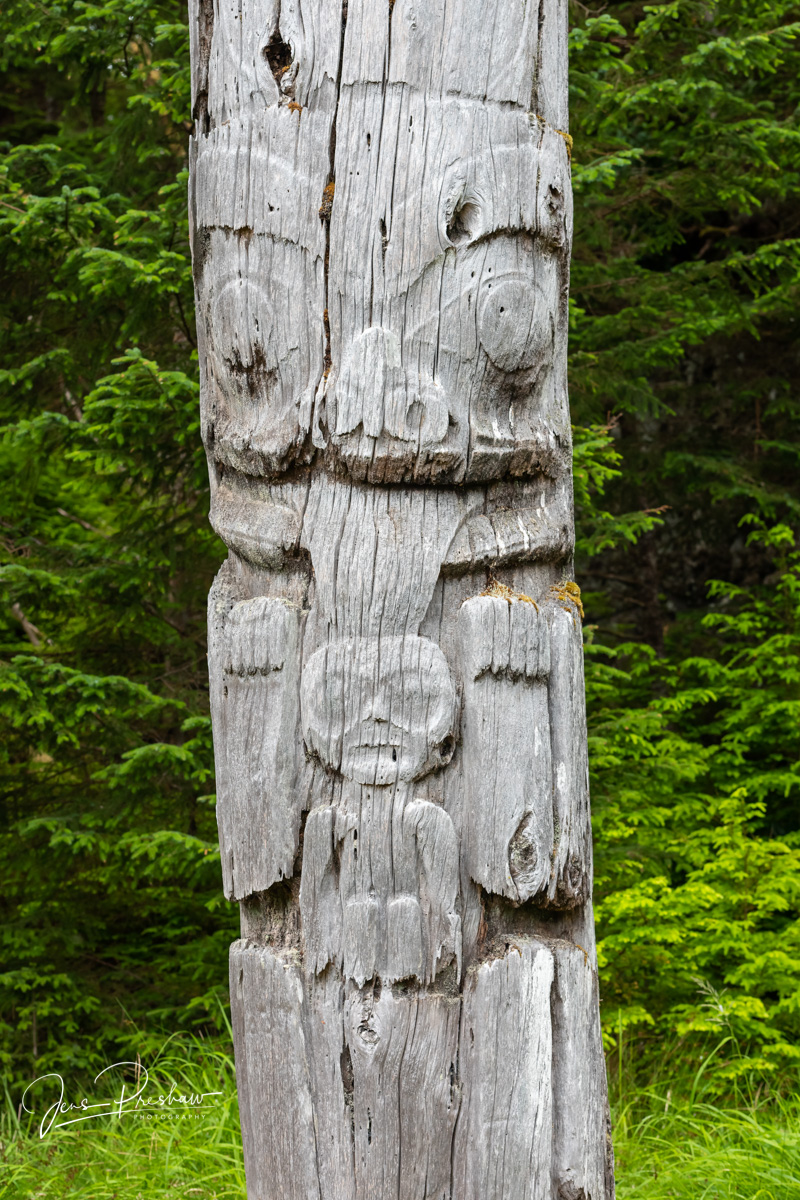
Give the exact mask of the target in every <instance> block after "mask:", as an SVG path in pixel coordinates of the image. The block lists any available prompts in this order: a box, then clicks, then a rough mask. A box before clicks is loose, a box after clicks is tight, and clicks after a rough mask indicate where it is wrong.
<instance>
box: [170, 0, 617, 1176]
mask: <svg viewBox="0 0 800 1200" xmlns="http://www.w3.org/2000/svg"><path fill="white" fill-rule="evenodd" d="M190 7H191V13H192V20H191V22H190V25H191V51H192V106H193V117H194V121H195V129H194V135H193V138H192V141H191V146H190V168H191V170H190V188H189V205H190V217H191V238H192V253H193V270H194V278H195V287H196V296H197V314H198V353H199V359H200V375H201V426H202V436H203V440H204V444H205V447H206V452H207V455H208V462H209V478H210V483H211V513H210V519H211V522H212V525H213V527H214V529H215V530H216V531H217V533H218V534H219V535H220V537H222V539H223V540H224V541H225V543H226V544H227V547H228V550H229V556H228V559H227V561H226V563H225V564H224V566H223V567H222V569H221V571H220V573H219V575H218V576H217V579H216V580H215V582H214V585H213V587H212V590H211V594H210V597H209V677H210V701H211V712H212V720H213V727H214V746H215V757H216V764H217V813H218V824H219V833H220V847H221V861H222V875H223V886H224V889H225V894H226V896H227V897H228V898H229V899H231V900H236V901H238V902H240V905H241V913H242V939H241V940H240V941H238V942H236V943H235V944H234V946H233V947H232V948H231V958H230V972H231V973H230V982H231V1000H232V1011H233V1027H234V1042H235V1049H236V1063H237V1079H238V1087H239V1100H240V1110H241V1117H242V1136H243V1141H244V1148H245V1166H246V1172H247V1185H248V1195H249V1196H250V1198H251V1200H256V1198H257V1200H279V1198H280V1200H285V1198H290V1200H291V1198H292V1197H297V1198H298V1200H299V1198H300V1197H303V1198H304V1200H308V1198H314V1200H384V1198H385V1200H456V1198H457V1200H506V1198H508V1200H511V1198H512V1197H513V1200H519V1198H523V1200H524V1198H525V1197H529V1198H530V1200H539V1198H541V1200H545V1198H546V1200H611V1197H613V1194H614V1181H613V1157H612V1155H611V1149H610V1135H609V1129H608V1116H607V1113H608V1105H607V1097H606V1088H605V1068H604V1061H603V1056H602V1044H601V1040H600V1034H599V1010H598V993H597V968H596V961H595V957H596V956H595V952H594V935H593V931H592V910H591V883H592V848H591V826H590V812H589V792H588V765H587V748H586V725H585V711H584V684H583V647H582V636H581V615H582V614H581V611H580V604H579V600H578V595H577V594H576V592H575V591H574V590H571V589H570V587H569V586H566V585H567V584H569V581H570V578H571V570H572V553H573V545H574V528H573V504H572V479H571V456H572V451H571V434H570V423H569V408H568V401H567V388H566V350H567V317H568V307H567V297H568V282H569V254H570V246H571V238H572V197H571V187H570V152H571V142H570V139H569V135H568V126H567V118H568V114H567V75H566V44H567V42H566V39H567V15H566V2H565V0H541V3H539V4H538V5H537V4H533V3H530V2H529V0H527V2H526V0H426V2H425V3H424V4H422V3H420V2H419V0H190Z"/></svg>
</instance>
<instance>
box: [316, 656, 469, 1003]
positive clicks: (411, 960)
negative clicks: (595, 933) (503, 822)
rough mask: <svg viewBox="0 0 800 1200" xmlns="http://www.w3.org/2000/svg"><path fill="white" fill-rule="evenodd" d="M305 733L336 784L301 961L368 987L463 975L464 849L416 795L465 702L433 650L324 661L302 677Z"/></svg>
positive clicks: (323, 811) (321, 810)
mask: <svg viewBox="0 0 800 1200" xmlns="http://www.w3.org/2000/svg"><path fill="white" fill-rule="evenodd" d="M301 702H302V721H303V733H304V737H305V741H306V745H307V747H308V749H309V750H310V751H311V753H312V754H314V755H316V756H318V758H319V759H320V761H321V762H322V763H323V764H324V765H325V766H326V767H327V768H328V769H329V771H330V772H331V773H332V778H333V777H339V778H340V780H341V787H340V788H338V789H337V795H336V800H335V803H327V804H323V805H317V806H316V807H315V808H314V809H312V811H311V812H310V813H309V816H308V820H307V822H306V828H305V836H304V841H303V867H302V874H301V883H300V911H301V915H302V920H303V929H304V935H305V945H306V954H307V955H308V960H309V964H313V969H314V970H316V971H320V970H322V969H323V968H324V966H325V965H326V963H328V962H334V963H336V964H337V965H338V966H339V967H341V968H342V970H343V972H344V974H345V976H346V977H347V978H350V979H354V980H355V981H356V982H357V983H358V984H359V985H361V984H363V983H364V981H365V980H368V979H371V978H373V976H376V975H377V976H379V977H380V978H381V979H382V980H383V981H385V982H388V983H391V982H392V981H395V980H398V979H405V978H408V977H409V976H416V977H417V978H418V979H420V980H421V981H422V982H428V981H429V980H432V979H433V978H434V977H435V975H436V973H437V971H438V970H440V969H441V967H442V966H443V965H445V964H446V963H448V962H449V961H451V960H452V959H455V960H456V961H457V962H458V963H459V964H460V957H461V923H460V917H459V915H458V912H457V911H456V898H457V895H458V887H459V882H458V842H457V839H456V835H455V830H454V829H453V823H452V821H451V819H450V817H449V816H448V815H447V813H446V812H445V811H444V809H443V808H441V807H439V806H438V805H436V804H432V803H430V802H429V801H427V800H424V799H417V798H415V796H414V784H415V782H416V781H417V780H419V779H421V778H422V777H423V776H425V775H427V774H429V773H430V772H432V771H435V770H437V769H439V768H440V767H442V766H444V765H445V764H446V763H447V762H449V760H450V757H451V755H452V752H453V745H454V740H453V730H454V721H455V715H456V713H455V704H456V693H455V688H454V686H453V682H452V679H451V677H450V670H449V668H448V665H447V662H446V660H445V657H444V655H443V654H442V652H441V650H440V649H439V648H438V646H436V645H435V644H434V643H433V642H431V641H429V640H428V639H426V638H420V637H414V636H406V637H387V638H358V639H353V640H350V641H339V642H334V643H333V644H331V645H329V646H325V647H323V648H321V649H320V650H318V651H316V653H315V654H313V655H312V657H311V658H310V659H309V661H308V663H307V664H306V666H305V669H304V672H303V679H302V685H301Z"/></svg>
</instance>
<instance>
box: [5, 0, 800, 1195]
mask: <svg viewBox="0 0 800 1200" xmlns="http://www.w3.org/2000/svg"><path fill="white" fill-rule="evenodd" d="M799 33H800V10H798V8H797V6H796V4H791V3H785V2H784V0H771V2H770V3H764V2H763V0H718V2H713V0H704V2H699V0H674V2H671V3H667V4H659V5H650V6H643V5H641V4H629V3H610V4H607V5H605V6H604V7H603V8H600V9H596V10H592V9H588V8H585V7H584V6H583V5H581V4H577V3H576V4H575V5H574V7H573V11H572V32H571V56H572V57H571V132H572V137H573V139H574V147H573V159H572V166H573V183H574V188H575V200H576V227H575V240H574V254H573V269H572V292H571V294H572V300H571V305H572V323H571V334H570V337H571V342H570V365H571V403H572V414H573V421H574V423H575V485H576V502H577V516H578V533H579V547H578V557H577V579H578V582H579V583H580V586H581V588H582V590H583V598H584V604H585V608H586V627H585V637H586V664H587V689H588V700H589V723H590V744H591V768H592V805H593V813H594V828H595V856H596V912H597V919H598V938H599V954H600V964H601V981H602V982H601V986H602V1014H603V1022H604V1036H605V1039H606V1045H607V1049H608V1052H609V1063H610V1067H611V1074H612V1077H613V1078H614V1079H617V1078H618V1079H620V1080H621V1078H622V1070H623V1063H624V1069H625V1071H626V1072H629V1073H631V1074H632V1075H633V1076H634V1077H636V1078H637V1079H639V1080H642V1081H644V1082H645V1083H646V1082H647V1081H650V1080H653V1079H654V1078H655V1077H656V1076H657V1075H658V1074H659V1072H661V1074H662V1075H663V1073H664V1070H665V1067H664V1064H665V1061H669V1062H670V1063H671V1064H672V1069H674V1068H675V1064H676V1063H677V1062H679V1061H680V1062H682V1063H685V1064H689V1065H690V1066H691V1064H696V1068H697V1070H704V1071H705V1072H706V1075H707V1076H708V1078H709V1079H711V1080H712V1082H713V1088H714V1089H715V1094H718V1095H720V1096H724V1095H726V1094H729V1095H738V1094H739V1093H738V1092H737V1089H738V1088H739V1087H740V1086H744V1083H745V1082H746V1086H747V1087H748V1088H750V1089H751V1093H752V1089H753V1088H754V1087H755V1088H756V1089H758V1090H760V1091H762V1092H764V1093H766V1092H767V1091H772V1092H773V1093H774V1092H781V1091H786V1090H787V1089H789V1090H791V1088H793V1087H795V1086H796V1078H797V1074H796V1073H797V1064H798V1060H800V809H799V808H798V791H799V790H800V546H799V545H798V540H797V538H798V530H800V462H799V461H798V459H799V458H800V439H798V415H800V396H798V378H800V370H799V368H800V347H799V346H798V329H799V327H800V312H799V311H798V310H799V307H800V306H799V305H798V300H799V299H800V286H799V285H800V123H799V121H798V116H799V114H798V103H799V102H800V49H799V48H798V43H797V41H796V38H797V35H798V34H799ZM0 41H1V42H2V49H1V50H0V70H2V82H0V141H2V143H3V145H2V151H3V159H2V167H1V168H0V322H1V328H2V368H1V369H0V423H1V424H2V443H0V562H1V563H2V566H1V567H0V586H1V587H2V596H1V597H0V643H2V644H1V645H0V777H1V782H0V794H1V796H2V806H1V807H0V879H2V887H1V888H0V1032H1V1034H2V1039H1V1044H2V1050H1V1054H2V1068H3V1069H4V1071H5V1072H6V1073H7V1078H8V1088H9V1096H11V1097H13V1098H14V1105H16V1097H17V1095H18V1093H19V1091H20V1090H21V1087H24V1086H25V1083H27V1082H28V1081H29V1080H30V1079H31V1078H32V1077H33V1076H34V1075H36V1074H39V1073H41V1072H42V1071H43V1070H56V1069H58V1070H63V1071H65V1072H68V1073H72V1074H73V1075H78V1076H80V1075H81V1073H83V1074H88V1073H90V1072H91V1073H93V1072H94V1070H98V1069H99V1068H100V1066H101V1065H104V1064H105V1063H107V1062H109V1061H113V1060H114V1059H115V1058H122V1057H126V1056H135V1055H136V1054H137V1053H138V1054H140V1055H141V1056H142V1057H143V1058H144V1057H146V1056H147V1054H148V1053H150V1052H154V1051H155V1049H156V1048H157V1047H158V1046H159V1045H161V1043H162V1042H163V1039H164V1037H165V1036H166V1035H167V1034H175V1033H180V1032H181V1031H192V1030H194V1031H195V1032H197V1031H202V1032H203V1033H204V1034H205V1035H206V1036H209V1037H211V1038H214V1037H218V1038H220V1039H222V1041H223V1042H224V1039H225V1038H226V1036H227V1033H226V1030H227V1025H226V1004H227V996H226V980H227V966H226V960H227V948H228V945H229V943H230V941H231V940H232V939H233V938H234V937H235V936H236V934H237V912H236V909H235V907H234V906H232V905H230V904H228V903H227V902H226V901H225V900H224V899H223V898H222V893H221V884H220V869H219V861H218V849H217V841H216V827H215V819H214V797H213V790H214V781H213V757H212V749H211V735H210V727H209V718H208V689H207V676H206V659H205V652H206V651H205V601H206V593H207V591H208V587H209V584H210V582H211V579H212V578H213V575H214V572H215V570H216V569H217V568H218V566H219V564H220V562H221V561H222V558H223V556H224V547H223V545H222V543H221V542H220V541H219V540H218V539H217V538H216V537H215V535H214V534H213V533H212V531H211V529H210V527H209V525H208V520H207V512H208V495H207V480H206V466H205V460H204V456H203V452H202V448H201V445H200V438H199V420H198V369H197V353H196V348H195V332H194V318H193V292H192V277H191V264H190V256H189V248H188V240H187V219H186V184H187V174H186V152H187V143H188V137H189V132H190V128H191V125H190V118H191V114H190V111H189V65H188V64H189V52H188V34H187V14H186V11H185V3H184V0H103V2H101V3H97V4H93V3H87V2H85V0H61V2H60V3H57V4H50V3H40V2H38V0H37V2H35V3H33V2H31V0H7V2H6V4H5V5H4V6H3V9H2V12H1V13H0ZM692 1069H693V1070H694V1069H695V1068H694V1067H693V1068H692ZM782 1194H785V1193H782Z"/></svg>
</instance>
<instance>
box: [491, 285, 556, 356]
mask: <svg viewBox="0 0 800 1200" xmlns="http://www.w3.org/2000/svg"><path fill="white" fill-rule="evenodd" d="M548 313H549V309H548V306H547V304H546V303H545V299H544V296H543V295H542V293H541V291H540V289H538V288H537V287H535V286H534V284H532V283H531V282H530V281H529V280H527V279H519V278H513V277H512V278H508V277H507V278H505V279H503V278H499V279H495V280H494V282H493V283H490V284H487V285H486V287H485V288H484V289H483V295H482V297H481V301H480V307H479V310H478V336H479V337H480V339H481V344H482V345H483V348H484V350H485V351H486V353H487V354H488V355H489V358H490V359H491V360H492V362H493V363H495V365H496V366H498V367H500V369H501V370H502V371H520V370H523V369H526V368H528V367H532V366H533V365H534V364H535V363H536V361H537V359H540V358H542V357H543V355H544V354H545V353H546V351H547V347H548V345H549V342H550V323H549V320H548Z"/></svg>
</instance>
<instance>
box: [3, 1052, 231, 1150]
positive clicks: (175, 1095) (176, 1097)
mask: <svg viewBox="0 0 800 1200" xmlns="http://www.w3.org/2000/svg"><path fill="white" fill-rule="evenodd" d="M125 1067H132V1068H133V1070H134V1072H135V1073H136V1084H135V1088H136V1090H135V1091H132V1092H126V1090H125V1081H124V1079H123V1080H122V1081H121V1084H120V1089H119V1095H118V1096H115V1097H114V1099H113V1100H98V1101H97V1102H96V1103H94V1104H90V1103H89V1099H88V1097H87V1096H84V1097H83V1099H82V1100H79V1101H78V1102H77V1103H74V1104H73V1103H70V1102H68V1101H67V1100H65V1098H64V1080H63V1077H62V1076H61V1075H58V1074H57V1073H56V1072H55V1071H50V1072H48V1074H47V1075H40V1076H39V1077H38V1078H37V1079H34V1081H33V1083H29V1084H28V1086H27V1087H26V1089H25V1091H24V1093H23V1096H22V1107H23V1108H24V1109H25V1112H27V1113H31V1114H33V1113H35V1111H36V1110H35V1109H34V1108H28V1105H27V1104H26V1103H25V1101H26V1098H27V1096H28V1094H29V1093H30V1092H31V1091H32V1089H33V1088H35V1087H36V1086H37V1084H43V1083H44V1081H45V1080H47V1079H54V1080H56V1085H55V1086H56V1088H57V1089H58V1098H57V1099H56V1100H55V1101H54V1102H53V1103H52V1104H51V1105H50V1107H49V1108H48V1109H47V1111H46V1112H45V1114H44V1116H43V1117H42V1119H41V1121H40V1123H39V1137H40V1138H44V1137H47V1135H48V1133H52V1132H53V1130H55V1129H63V1128H64V1126H65V1125H76V1124H77V1123H78V1122H79V1121H91V1120H93V1119H94V1118H96V1117H106V1116H109V1115H110V1116H114V1117H117V1118H119V1119H121V1118H122V1117H124V1116H127V1115H128V1114H129V1113H132V1112H136V1110H137V1109H142V1108H155V1109H162V1110H164V1111H169V1110H170V1109H173V1108H175V1107H177V1108H184V1109H194V1110H196V1109H198V1108H213V1106H214V1101H213V1100H212V1101H211V1103H210V1104H209V1103H207V1101H208V1100H209V1099H210V1098H211V1097H212V1096H221V1095H222V1094H223V1093H222V1092H196V1093H195V1092H191V1093H189V1094H188V1095H187V1094H185V1093H183V1092H179V1091H178V1088H177V1084H175V1083H173V1084H172V1086H171V1087H170V1089H169V1091H168V1092H166V1093H163V1094H162V1095H159V1096H156V1098H155V1099H154V1100H145V1099H144V1093H145V1090H146V1088H147V1085H148V1083H149V1079H150V1077H149V1075H148V1073H147V1069H146V1068H145V1067H144V1066H142V1064H141V1063H135V1062H117V1063H111V1064H110V1065H109V1066H107V1067H104V1068H103V1070H102V1071H100V1073H99V1074H98V1075H95V1078H94V1082H95V1083H97V1081H98V1080H99V1079H101V1078H102V1076H103V1075H107V1074H108V1072H109V1071H115V1070H117V1069H119V1068H122V1069H124V1068H125ZM52 1086H53V1085H52V1084H51V1085H49V1087H48V1090H49V1088H50V1087H52ZM51 1094H52V1093H51ZM31 1101H33V1096H31ZM90 1110H97V1111H90ZM68 1113H75V1114H77V1115H75V1116H68V1117H67V1120H65V1121H62V1120H59V1119H58V1118H59V1117H65V1116H67V1114H68Z"/></svg>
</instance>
